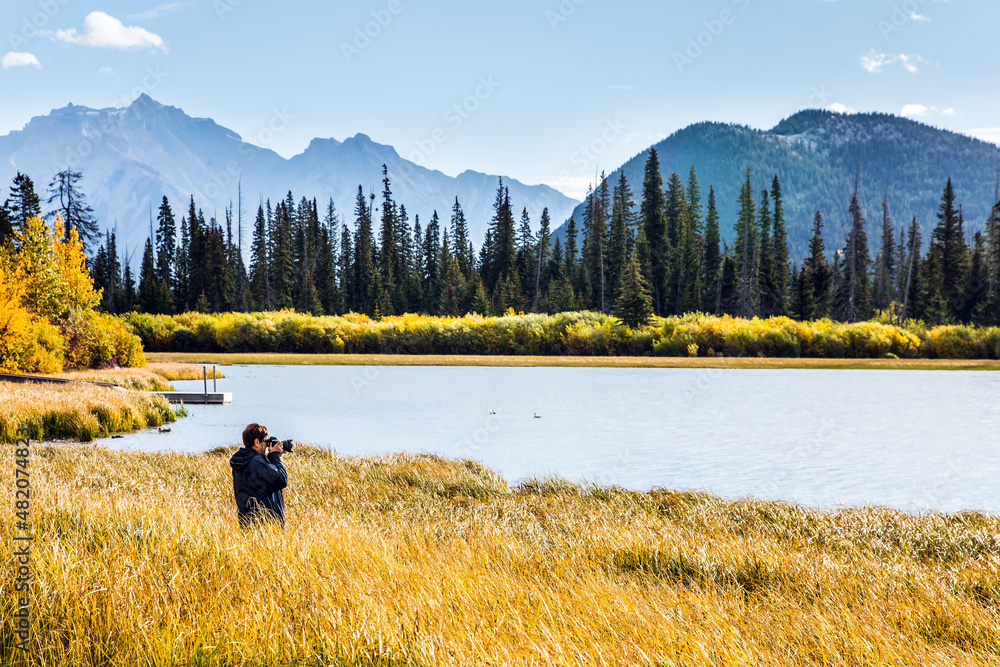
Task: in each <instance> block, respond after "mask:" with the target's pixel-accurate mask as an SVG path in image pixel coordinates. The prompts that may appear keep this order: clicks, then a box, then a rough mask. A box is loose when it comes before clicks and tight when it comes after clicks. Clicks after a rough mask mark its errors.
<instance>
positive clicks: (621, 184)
mask: <svg viewBox="0 0 1000 667" xmlns="http://www.w3.org/2000/svg"><path fill="white" fill-rule="evenodd" d="M627 189H628V182H627V181H626V180H625V172H624V171H622V172H620V176H619V178H618V184H617V185H615V189H614V195H613V196H612V200H611V202H612V203H611V229H610V233H609V236H608V257H607V264H608V275H607V289H608V294H611V295H617V294H618V292H619V291H620V290H621V286H622V282H623V281H624V280H625V268H626V267H627V266H628V260H629V247H630V245H631V244H632V243H634V239H633V240H630V238H629V221H628V216H629V213H628V210H629V208H630V206H631V204H630V202H628V201H627V200H626V199H625V193H626V192H627Z"/></svg>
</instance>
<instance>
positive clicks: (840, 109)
mask: <svg viewBox="0 0 1000 667" xmlns="http://www.w3.org/2000/svg"><path fill="white" fill-rule="evenodd" d="M827 109H828V110H830V111H835V112H837V113H857V112H856V111H855V110H854V107H849V106H847V105H846V104H841V103H840V102H834V103H833V104H831V105H829V106H828V107H827Z"/></svg>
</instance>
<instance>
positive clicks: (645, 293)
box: [613, 255, 653, 328]
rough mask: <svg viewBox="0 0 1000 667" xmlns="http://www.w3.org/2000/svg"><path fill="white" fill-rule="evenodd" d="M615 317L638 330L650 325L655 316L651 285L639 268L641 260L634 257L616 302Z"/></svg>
mask: <svg viewBox="0 0 1000 667" xmlns="http://www.w3.org/2000/svg"><path fill="white" fill-rule="evenodd" d="M613 314H614V316H615V317H617V318H618V319H619V320H621V321H622V323H623V324H625V325H626V326H628V327H632V328H636V327H639V326H642V325H645V324H648V323H649V319H650V318H651V317H652V316H653V300H652V298H651V297H650V294H649V285H648V284H647V283H646V279H645V278H644V277H643V275H642V271H641V270H640V268H639V259H638V258H637V257H636V256H634V255H633V256H632V259H631V261H629V263H628V268H627V269H626V271H625V282H624V283H623V284H622V290H621V294H619V296H618V299H617V300H616V301H615V307H614V313H613Z"/></svg>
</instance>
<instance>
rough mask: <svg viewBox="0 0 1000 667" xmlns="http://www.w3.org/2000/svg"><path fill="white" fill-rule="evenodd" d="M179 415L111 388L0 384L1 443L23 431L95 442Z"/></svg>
mask: <svg viewBox="0 0 1000 667" xmlns="http://www.w3.org/2000/svg"><path fill="white" fill-rule="evenodd" d="M176 418H177V414H176V413H175V412H174V411H173V410H172V409H171V408H170V406H169V405H168V404H167V401H166V400H165V399H164V398H163V397H162V396H159V395H155V394H147V393H143V392H138V391H128V390H124V389H117V388H112V387H100V386H97V385H91V384H83V383H79V384H78V383H72V384H63V385H55V384H35V383H27V384H15V383H11V382H0V442H7V443H9V442H14V440H15V439H16V437H17V435H16V434H17V431H18V429H20V428H26V429H28V432H29V433H30V434H31V437H32V438H35V439H37V440H43V439H56V438H60V439H70V440H79V441H80V442H90V441H91V440H93V439H94V438H97V437H101V436H106V435H110V434H112V433H121V432H126V431H134V430H136V429H142V428H148V427H151V426H160V425H161V424H164V423H166V422H171V421H174V420H175V419H176Z"/></svg>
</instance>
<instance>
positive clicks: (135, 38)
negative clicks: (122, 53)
mask: <svg viewBox="0 0 1000 667" xmlns="http://www.w3.org/2000/svg"><path fill="white" fill-rule="evenodd" d="M55 36H56V39H58V40H59V41H61V42H66V43H67V44H79V45H80V46H96V47H100V48H108V49H135V48H143V47H149V48H152V49H160V50H161V51H163V52H164V53H166V51H167V48H166V47H165V46H164V45H163V38H162V37H160V36H159V35H156V34H153V33H151V32H149V31H148V30H145V29H143V28H140V27H138V26H126V25H124V24H123V23H122V22H121V21H119V20H118V19H116V18H115V17H114V16H110V15H109V14H105V13H104V12H91V13H89V14H87V17H86V18H85V19H83V34H79V33H77V31H76V28H70V29H69V30H58V31H56V35H55Z"/></svg>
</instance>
